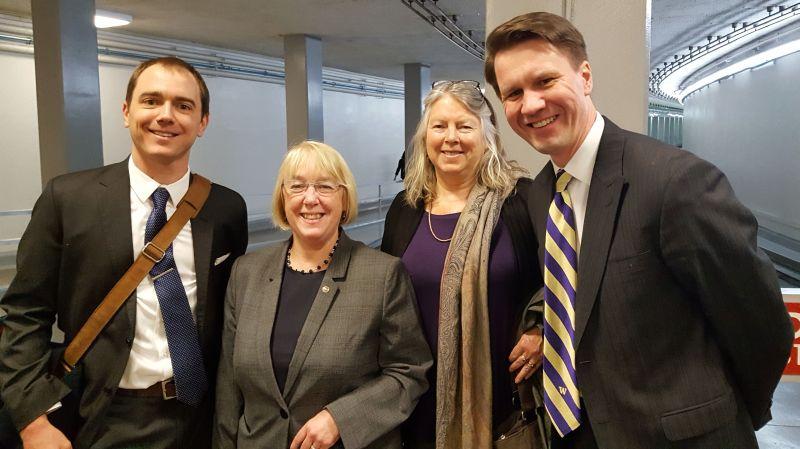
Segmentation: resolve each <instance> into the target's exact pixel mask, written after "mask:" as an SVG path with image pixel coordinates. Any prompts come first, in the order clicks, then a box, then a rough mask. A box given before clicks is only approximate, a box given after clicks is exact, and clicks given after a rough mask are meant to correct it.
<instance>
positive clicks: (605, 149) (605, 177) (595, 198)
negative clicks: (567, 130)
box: [575, 118, 626, 348]
mask: <svg viewBox="0 0 800 449" xmlns="http://www.w3.org/2000/svg"><path fill="white" fill-rule="evenodd" d="M605 122H606V123H605V128H604V130H603V136H602V138H601V139H600V146H599V148H598V151H597V158H596V160H595V164H594V171H593V173H592V184H591V187H590V188H589V198H588V200H587V203H586V218H585V219H584V223H583V233H582V234H583V235H582V241H581V248H580V256H579V257H580V260H579V262H578V289H577V294H576V298H575V347H576V348H577V347H578V345H579V344H580V341H581V337H582V336H583V332H584V330H586V323H587V322H588V321H589V316H590V315H591V312H592V308H593V307H594V303H595V300H596V299H597V290H598V288H599V286H600V280H601V279H602V277H603V273H605V269H606V261H607V260H608V251H609V248H610V246H611V237H612V235H613V233H614V229H615V225H616V221H617V210H618V206H619V201H620V197H621V196H622V192H623V188H624V186H625V184H626V182H625V179H624V178H623V173H622V155H623V148H624V145H625V139H624V137H623V136H622V135H621V134H620V133H619V132H618V131H619V128H617V126H616V125H614V124H613V123H611V121H610V120H608V119H607V118H606V119H605Z"/></svg>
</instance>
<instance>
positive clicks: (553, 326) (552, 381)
mask: <svg viewBox="0 0 800 449" xmlns="http://www.w3.org/2000/svg"><path fill="white" fill-rule="evenodd" d="M570 180H572V176H571V175H570V174H569V173H567V172H565V171H564V170H559V172H558V174H557V175H556V194H555V196H554V197H553V202H552V203H550V210H549V212H548V217H547V236H546V237H545V252H544V284H545V290H544V362H543V366H544V390H545V395H544V406H545V409H547V414H548V415H550V419H551V420H552V421H553V425H554V427H555V429H556V431H557V432H558V434H559V435H561V436H562V437H563V436H564V435H566V434H568V433H570V432H572V431H573V430H575V429H577V428H578V426H580V424H581V405H580V404H581V403H580V397H579V395H578V382H577V379H576V376H575V345H574V341H573V339H574V337H575V292H576V291H577V289H578V254H577V252H576V250H577V243H578V239H577V235H576V227H575V214H574V213H573V210H572V200H571V199H570V197H569V193H568V192H567V190H566V189H567V184H569V182H570Z"/></svg>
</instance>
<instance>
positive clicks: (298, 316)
mask: <svg viewBox="0 0 800 449" xmlns="http://www.w3.org/2000/svg"><path fill="white" fill-rule="evenodd" d="M323 277H325V271H318V272H316V273H300V272H297V271H294V270H292V269H291V268H289V267H287V266H284V267H283V282H281V293H280V295H279V296H278V310H277V311H276V312H275V324H274V326H273V327H272V341H271V344H270V352H271V353H272V370H273V371H274V372H275V380H277V381H278V388H279V389H280V390H281V391H283V386H284V385H285V384H286V375H287V374H288V373H289V363H291V361H292V355H294V348H295V347H296V346H297V339H298V338H299V337H300V331H301V330H303V325H304V324H305V322H306V317H308V312H309V310H311V305H312V304H314V298H315V297H316V296H317V291H318V290H319V286H320V285H321V284H322V278H323Z"/></svg>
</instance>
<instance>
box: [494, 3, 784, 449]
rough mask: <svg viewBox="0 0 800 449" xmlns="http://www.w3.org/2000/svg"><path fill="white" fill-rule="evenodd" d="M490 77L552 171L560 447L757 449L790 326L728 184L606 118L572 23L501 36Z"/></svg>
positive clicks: (514, 27) (547, 225) (544, 232)
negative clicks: (599, 108)
mask: <svg viewBox="0 0 800 449" xmlns="http://www.w3.org/2000/svg"><path fill="white" fill-rule="evenodd" d="M485 74H486V79H487V81H488V82H489V83H491V84H492V86H493V87H494V89H495V91H496V92H497V94H498V96H499V97H500V99H501V101H502V102H503V106H504V110H505V113H506V117H507V119H508V122H509V124H510V125H511V127H512V128H513V129H514V131H515V132H516V133H517V134H519V135H520V136H521V137H522V138H523V139H525V140H526V141H527V142H528V143H529V144H530V145H531V146H532V147H533V148H534V149H536V150H537V151H539V152H540V153H542V154H546V155H548V156H549V157H550V159H551V163H549V164H547V166H545V167H544V169H542V171H541V172H540V173H539V175H538V176H537V177H536V179H535V181H534V183H535V185H536V186H538V189H536V194H535V195H533V196H532V198H531V200H530V202H529V209H530V214H531V219H532V221H533V224H534V229H535V230H536V233H537V240H538V242H539V260H540V263H541V265H542V270H543V273H544V279H545V281H544V282H545V286H546V288H545V324H544V345H543V354H544V357H543V385H544V393H545V394H544V396H545V398H546V399H545V401H544V402H545V409H546V411H547V414H548V416H549V417H550V420H551V423H552V424H553V425H552V430H553V432H552V435H553V437H552V443H553V447H556V448H563V447H568V448H598V447H599V448H604V449H625V448H642V449H653V448H667V447H680V448H708V449H721V448H725V449H728V448H755V447H757V442H756V439H755V434H754V429H758V428H759V427H761V426H763V425H764V424H765V423H766V422H767V421H768V420H769V419H770V404H771V397H772V393H773V391H774V389H775V387H776V385H777V383H778V381H779V379H780V376H781V371H782V369H783V367H784V366H785V363H786V360H787V355H788V353H789V349H790V346H791V342H792V327H791V324H790V322H789V319H788V315H787V313H786V309H785V307H784V305H783V302H782V298H781V293H780V289H779V288H778V282H777V278H776V275H775V271H774V269H773V267H772V265H771V264H770V262H769V260H768V259H767V258H766V257H765V255H764V254H763V252H761V251H760V250H759V249H758V247H757V246H756V231H757V223H756V221H755V219H754V217H753V216H752V214H751V213H750V212H749V211H748V210H747V209H746V208H745V207H744V206H742V204H740V203H739V201H738V200H737V199H736V197H735V196H734V194H733V191H732V189H731V186H730V185H729V184H728V181H727V180H726V178H725V176H724V175H723V174H722V173H721V172H720V171H719V170H718V169H717V168H716V167H714V166H713V165H711V164H710V163H708V162H706V161H703V160H701V159H699V158H697V157H696V156H694V155H692V154H691V153H688V152H686V151H682V150H679V149H677V148H674V147H670V146H667V145H664V144H662V143H660V142H657V141H655V140H653V139H650V138H648V137H646V136H643V135H639V134H636V133H632V132H629V131H625V130H623V129H620V128H618V127H617V126H616V125H614V124H613V123H611V121H610V120H608V119H607V118H604V117H602V116H601V115H600V114H599V113H598V112H597V111H596V110H595V108H594V105H593V104H592V100H591V98H590V94H591V92H592V83H593V79H592V72H591V68H590V66H589V63H588V61H587V56H586V47H585V44H584V41H583V37H582V36H581V34H580V33H579V32H578V31H577V30H576V29H575V28H574V27H573V26H572V25H571V24H570V23H569V22H568V21H567V20H565V19H563V18H561V17H559V16H556V15H552V14H549V13H531V14H525V15H522V16H519V17H516V18H514V19H512V20H510V21H508V22H506V23H505V24H503V25H500V26H499V27H498V28H497V29H495V30H494V31H493V32H492V33H491V35H490V36H489V37H488V38H487V60H486V67H485ZM642 88H644V86H642ZM562 171H563V173H562ZM557 180H558V181H557Z"/></svg>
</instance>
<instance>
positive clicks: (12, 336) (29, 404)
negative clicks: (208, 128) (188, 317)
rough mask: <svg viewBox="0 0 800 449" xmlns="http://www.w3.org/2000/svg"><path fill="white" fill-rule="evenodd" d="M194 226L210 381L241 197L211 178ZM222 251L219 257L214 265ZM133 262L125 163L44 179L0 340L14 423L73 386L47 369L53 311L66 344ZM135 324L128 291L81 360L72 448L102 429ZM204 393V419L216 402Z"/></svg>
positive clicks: (0, 379)
mask: <svg viewBox="0 0 800 449" xmlns="http://www.w3.org/2000/svg"><path fill="white" fill-rule="evenodd" d="M191 226H192V240H193V242H194V257H195V270H196V273H197V307H196V319H197V323H198V331H199V334H200V340H201V346H202V349H203V355H204V359H205V363H206V365H207V366H206V368H207V371H208V373H209V376H211V379H212V380H213V379H214V378H215V377H214V376H215V375H216V367H217V361H218V359H219V346H220V335H221V329H222V304H223V297H224V292H225V287H226V284H227V281H228V276H229V274H230V269H231V266H232V264H233V261H234V260H235V259H236V258H237V257H238V256H239V255H241V254H242V253H244V251H245V248H246V246H247V214H246V208H245V204H244V201H243V200H242V198H241V197H240V196H239V195H238V194H237V193H235V192H233V191H232V190H229V189H227V188H225V187H222V186H219V185H216V184H214V185H213V186H212V189H211V194H210V195H209V197H208V200H207V201H206V204H205V206H204V207H203V209H202V210H201V212H200V214H199V215H198V216H197V218H195V219H193V220H192V221H191ZM227 253H230V256H229V257H228V258H227V259H226V260H225V261H224V262H222V263H220V264H219V265H217V266H214V265H213V264H214V261H215V260H216V258H217V257H220V256H222V255H224V254H227ZM133 260H134V254H133V243H132V241H131V212H130V182H129V178H128V168H127V161H123V162H120V163H117V164H113V165H109V166H106V167H101V168H98V169H92V170H87V171H83V172H78V173H72V174H67V175H63V176H59V177H57V178H55V179H53V180H52V181H50V182H49V183H48V184H47V186H46V187H45V189H44V191H43V192H42V195H41V196H40V197H39V199H38V200H37V202H36V205H35V206H34V209H33V213H32V215H31V220H30V224H29V225H28V228H27V229H26V230H25V233H24V234H23V236H22V239H21V241H20V243H19V250H18V253H17V274H16V277H15V278H14V280H13V281H12V283H11V285H10V286H9V289H8V291H7V292H6V294H5V296H4V297H3V299H2V307H3V309H5V310H6V311H7V312H8V318H7V319H6V322H5V324H6V331H5V332H4V333H3V335H2V337H1V339H0V393H1V394H2V399H3V402H4V403H5V406H6V407H7V409H8V411H9V413H10V415H11V417H12V420H13V421H14V424H15V425H16V426H17V428H22V427H24V426H25V425H27V424H28V423H30V422H31V421H32V420H33V419H35V418H36V417H38V416H40V415H42V414H43V413H45V411H46V410H47V409H48V408H50V407H51V406H52V405H53V404H55V403H56V402H58V401H59V400H60V399H61V398H62V397H64V396H65V395H66V394H67V393H68V391H69V390H68V388H67V386H66V385H65V384H64V383H63V382H62V381H61V380H60V379H58V378H56V377H54V376H52V375H50V374H49V373H48V360H49V359H50V356H51V351H50V350H49V348H48V343H49V341H50V337H51V325H52V324H53V322H54V320H55V319H56V316H57V318H58V326H59V328H60V329H62V330H63V331H64V333H65V339H66V341H70V340H71V339H72V338H73V337H74V336H75V334H76V333H77V331H78V330H79V329H80V327H81V325H82V324H83V323H84V322H85V321H86V319H87V318H88V316H89V315H90V314H91V312H92V311H93V310H94V309H95V307H96V306H97V305H98V304H99V303H100V301H101V300H102V299H103V297H104V296H105V294H106V293H107V292H108V291H109V290H110V289H111V287H112V286H113V285H114V283H115V282H116V281H117V280H118V279H119V278H120V277H121V276H122V274H123V273H124V272H125V271H126V270H127V268H128V267H129V266H130V265H131V263H133ZM135 322H136V300H135V293H134V294H133V295H131V298H128V301H127V302H126V303H125V305H124V306H123V308H122V309H121V310H120V311H119V313H117V315H116V316H114V318H113V319H112V320H111V322H110V323H109V324H108V326H107V327H106V329H105V330H104V331H103V332H102V333H101V334H100V336H99V337H98V339H97V341H95V343H94V345H93V346H92V347H91V348H90V350H89V351H88V352H87V353H86V356H85V358H84V359H83V361H82V369H83V383H84V385H85V391H84V394H83V396H82V399H81V404H80V415H81V417H82V418H83V419H84V420H85V425H84V426H83V428H82V430H81V432H80V434H79V435H78V439H77V441H76V442H73V444H74V445H75V446H77V447H83V446H88V445H89V444H90V443H91V441H92V440H93V439H94V437H95V436H96V434H97V431H98V430H99V426H100V424H101V423H100V421H101V420H100V419H98V418H99V417H100V416H102V414H103V412H104V410H105V409H106V407H107V406H108V404H109V402H110V400H111V398H112V396H113V395H114V392H115V391H116V389H117V386H118V385H119V381H120V378H121V377H122V373H123V371H124V369H125V365H126V363H127V360H128V356H129V352H130V346H131V344H132V342H133V337H134V325H135ZM212 385H213V383H212ZM210 396H211V395H209V399H208V400H207V402H208V403H207V404H206V410H209V412H206V413H205V414H206V415H207V417H206V418H207V419H206V420H208V419H210V409H211V406H210V405H209V404H213V400H212V399H211V398H210Z"/></svg>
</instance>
